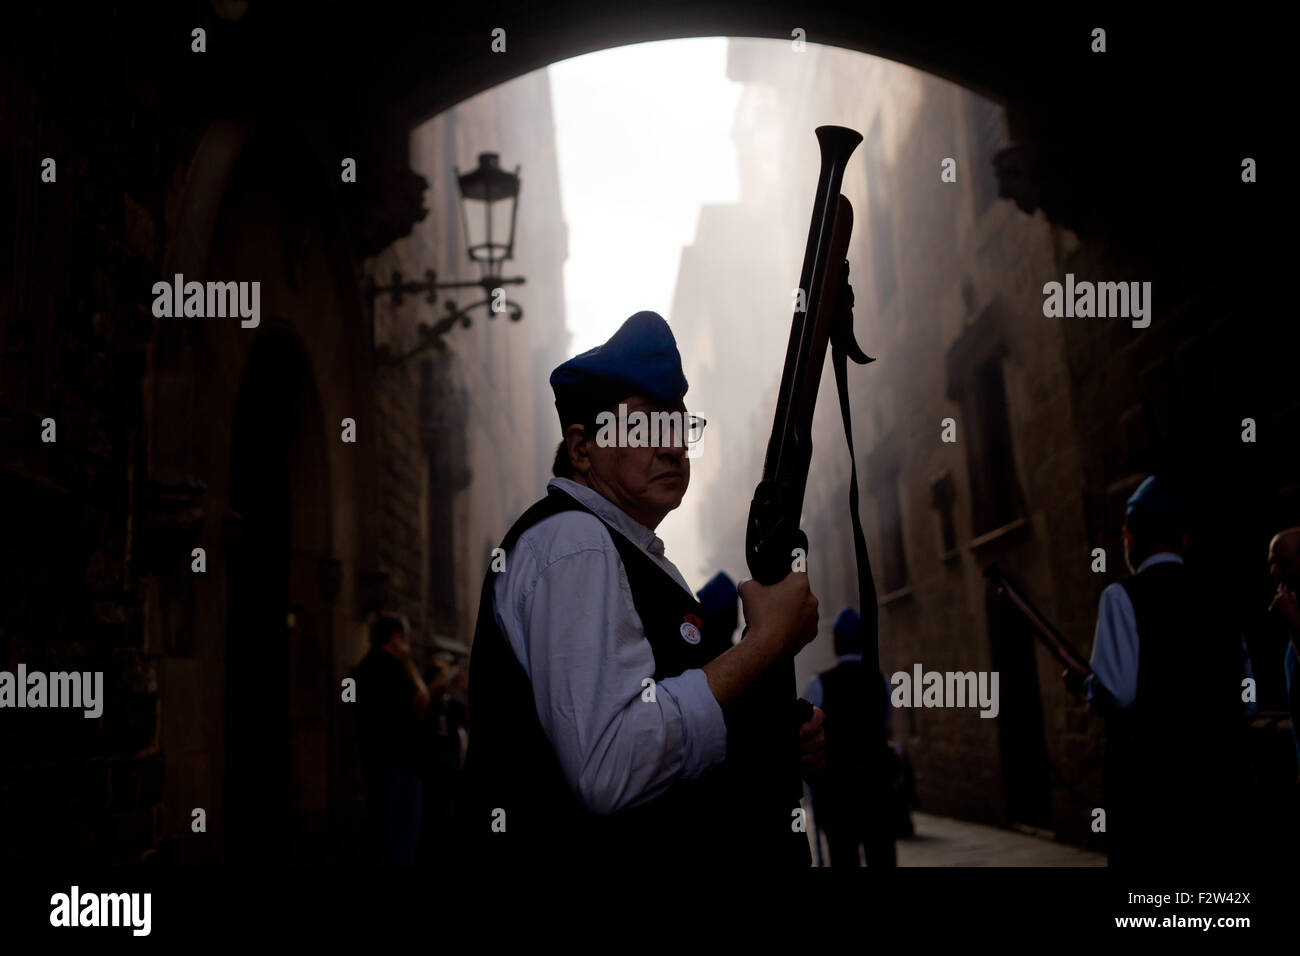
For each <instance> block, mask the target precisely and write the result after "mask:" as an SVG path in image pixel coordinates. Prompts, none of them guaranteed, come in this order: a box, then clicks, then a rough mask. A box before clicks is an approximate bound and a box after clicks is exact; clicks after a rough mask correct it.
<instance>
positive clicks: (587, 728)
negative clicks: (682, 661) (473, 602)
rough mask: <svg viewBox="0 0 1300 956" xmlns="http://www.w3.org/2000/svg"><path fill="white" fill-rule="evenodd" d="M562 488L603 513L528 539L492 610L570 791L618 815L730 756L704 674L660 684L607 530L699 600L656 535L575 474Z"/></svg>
mask: <svg viewBox="0 0 1300 956" xmlns="http://www.w3.org/2000/svg"><path fill="white" fill-rule="evenodd" d="M547 488H548V489H549V488H558V489H559V490H561V491H563V492H565V493H567V494H569V495H570V496H572V497H573V498H575V499H577V501H578V502H579V503H580V504H582V505H583V506H584V507H586V508H589V509H590V510H591V511H592V512H593V513H594V514H596V515H600V518H601V519H603V521H602V520H598V519H597V518H595V517H593V515H591V514H587V513H586V512H583V511H566V512H563V513H561V514H558V515H552V516H551V517H549V518H546V519H544V520H542V521H539V522H538V523H537V524H535V525H533V527H531V528H529V529H528V530H527V531H525V532H524V533H523V534H522V535H521V536H520V537H519V540H518V541H517V542H516V543H515V545H514V547H512V548H511V549H510V551H509V552H508V553H507V554H506V558H505V568H506V569H505V571H503V572H501V573H500V574H498V575H497V579H496V582H495V584H494V587H493V610H494V612H495V614H496V620H497V624H498V626H499V627H500V628H501V631H502V633H503V634H504V635H505V637H506V639H507V640H508V641H509V642H510V646H511V648H512V649H513V650H514V652H515V657H517V658H518V659H519V663H520V664H522V665H523V668H524V671H525V672H526V673H527V675H528V678H529V680H530V681H531V683H532V685H533V701H534V703H535V704H536V706H537V715H538V717H539V718H540V720H541V724H542V729H543V730H544V731H545V733H546V737H547V739H548V740H549V741H550V742H551V746H552V747H554V748H555V753H556V756H557V757H558V758H559V761H560V767H561V769H562V770H563V772H564V776H565V779H566V780H567V781H568V783H569V786H570V787H571V788H572V789H573V791H574V793H576V794H577V796H578V798H579V799H580V800H581V801H582V803H583V805H584V806H585V807H587V808H588V809H589V810H591V811H593V812H595V813H601V814H608V813H614V812H615V811H617V810H621V809H623V808H626V807H631V806H636V805H638V804H641V803H645V802H646V801H648V800H650V799H652V798H654V797H656V796H658V795H659V794H661V793H662V792H663V791H664V790H666V789H667V788H668V787H669V786H670V785H671V784H672V783H673V781H675V780H676V779H678V778H679V777H683V778H688V779H689V778H694V777H697V776H699V775H700V774H701V773H703V772H704V771H705V770H707V769H708V768H709V767H711V766H713V765H715V764H717V763H720V762H721V761H722V760H723V758H724V757H725V756H726V744H727V728H726V723H725V722H724V720H723V715H722V708H721V707H720V706H719V705H718V702H717V700H716V699H714V697H713V693H712V691H710V690H709V684H708V680H707V678H706V677H705V676H704V671H702V670H700V669H698V668H692V669H691V670H687V671H684V672H683V673H682V674H680V675H678V676H677V677H671V678H668V679H666V680H664V681H662V682H660V683H658V684H656V685H655V686H654V696H655V700H654V701H653V702H648V701H645V700H643V699H642V695H643V692H644V691H645V687H644V686H643V683H642V682H643V680H644V679H645V678H647V677H651V678H652V677H653V676H654V672H655V659H654V653H653V651H652V650H651V647H650V642H649V640H647V639H646V636H645V631H644V630H643V628H642V626H641V619H640V617H639V616H638V615H637V613H636V607H635V605H634V604H633V603H632V589H631V587H630V585H629V584H628V579H627V573H626V571H625V570H624V568H623V562H622V560H621V559H620V558H619V555H618V551H617V549H616V548H615V547H614V541H613V538H611V537H610V533H609V530H608V528H606V525H605V523H604V522H608V523H609V526H610V527H612V528H614V529H615V531H616V532H618V533H619V534H621V535H622V536H623V537H624V538H626V539H627V540H628V541H630V542H631V543H632V544H633V545H635V546H636V547H638V548H640V549H641V550H642V551H643V552H645V553H646V554H647V555H649V556H650V558H651V560H653V561H654V562H655V563H656V564H658V565H659V567H661V568H663V569H664V571H666V572H667V573H668V574H669V575H670V576H671V577H672V578H673V580H675V581H676V582H677V583H678V584H679V585H681V588H682V590H683V591H685V592H686V593H687V594H688V595H689V594H690V593H691V591H690V588H689V587H688V586H687V584H686V581H685V580H684V579H683V578H682V575H681V573H680V572H679V571H678V570H677V568H676V567H675V566H674V565H673V563H672V562H671V561H669V560H668V559H667V558H666V557H664V544H663V542H662V541H661V540H660V539H659V538H658V537H657V536H656V535H655V533H654V532H653V531H652V530H651V529H649V528H647V527H645V526H644V525H642V524H639V523H638V522H636V521H634V520H633V519H632V518H630V517H628V515H626V514H625V513H624V512H623V511H621V510H620V509H619V508H618V507H617V506H615V505H614V504H613V503H612V502H610V501H609V500H607V499H606V498H604V497H603V496H601V495H600V494H599V493H597V492H595V491H593V490H592V489H590V488H588V487H586V486H585V485H580V484H578V483H577V482H575V481H571V480H569V479H567V478H553V479H551V481H550V482H549V484H548V485H547Z"/></svg>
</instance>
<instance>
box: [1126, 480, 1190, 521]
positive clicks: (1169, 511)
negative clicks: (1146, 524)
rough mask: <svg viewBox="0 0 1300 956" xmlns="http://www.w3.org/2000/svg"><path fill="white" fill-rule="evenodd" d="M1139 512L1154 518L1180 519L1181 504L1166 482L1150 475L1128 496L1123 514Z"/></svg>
mask: <svg viewBox="0 0 1300 956" xmlns="http://www.w3.org/2000/svg"><path fill="white" fill-rule="evenodd" d="M1139 510H1140V511H1144V512H1146V513H1147V514H1149V515H1151V516H1152V517H1156V518H1161V519H1178V518H1181V517H1182V502H1181V501H1180V499H1179V496H1178V494H1177V492H1176V491H1175V490H1174V489H1173V488H1172V487H1171V486H1170V484H1169V483H1168V482H1164V481H1161V480H1160V479H1159V478H1157V477H1156V476H1155V475H1151V476H1150V477H1149V478H1147V479H1146V480H1145V481H1143V482H1142V484H1140V485H1138V487H1137V491H1135V492H1133V494H1132V495H1130V496H1129V499H1128V504H1127V506H1126V507H1125V508H1124V514H1125V515H1131V514H1132V513H1133V512H1134V511H1139Z"/></svg>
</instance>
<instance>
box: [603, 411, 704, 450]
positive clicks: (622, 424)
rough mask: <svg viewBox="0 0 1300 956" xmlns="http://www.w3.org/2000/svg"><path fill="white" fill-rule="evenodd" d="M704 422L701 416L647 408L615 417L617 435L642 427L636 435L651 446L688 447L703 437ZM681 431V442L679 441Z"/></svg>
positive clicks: (697, 442)
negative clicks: (683, 437) (683, 438)
mask: <svg viewBox="0 0 1300 956" xmlns="http://www.w3.org/2000/svg"><path fill="white" fill-rule="evenodd" d="M706 424H708V423H707V421H706V420H705V418H704V417H703V416H702V415H693V414H691V413H690V412H680V411H673V412H668V411H663V410H661V409H649V408H638V409H634V410H632V411H630V412H628V413H627V414H626V415H620V416H619V417H618V427H619V432H620V434H622V435H627V434H629V433H630V432H631V430H632V429H643V431H641V433H640V436H639V437H640V438H641V439H643V440H644V442H645V444H646V445H648V446H653V447H655V448H678V447H680V446H681V445H682V444H685V445H686V447H687V448H691V447H693V446H695V445H697V444H699V441H700V439H701V438H703V437H704V426H705V425H706ZM683 431H684V432H685V442H683V440H682V432H683Z"/></svg>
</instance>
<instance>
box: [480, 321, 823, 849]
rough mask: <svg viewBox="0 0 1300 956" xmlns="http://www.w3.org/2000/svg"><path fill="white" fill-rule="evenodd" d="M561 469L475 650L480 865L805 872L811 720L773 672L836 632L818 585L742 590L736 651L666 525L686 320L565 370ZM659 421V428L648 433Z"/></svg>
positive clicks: (685, 460) (642, 332) (490, 593)
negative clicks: (779, 690)
mask: <svg viewBox="0 0 1300 956" xmlns="http://www.w3.org/2000/svg"><path fill="white" fill-rule="evenodd" d="M551 387H552V389H553V390H554V392H555V406H556V410H557V412H558V413H559V419H560V430H561V433H562V436H563V441H562V442H561V444H560V447H559V449H558V450H557V453H556V459H555V466H554V472H555V475H556V477H555V478H554V479H552V480H551V482H550V483H549V484H548V485H547V495H546V497H545V498H544V499H543V500H542V501H539V502H538V503H537V504H535V505H533V506H532V507H531V508H530V509H528V511H527V512H525V514H524V515H523V517H521V518H520V519H519V520H518V521H517V522H516V523H515V525H514V526H513V527H512V528H511V529H510V531H509V533H507V535H506V537H505V539H504V540H503V541H502V543H501V548H502V549H503V550H504V552H505V569H504V570H502V571H499V572H497V571H490V572H489V573H488V575H487V576H486V578H485V580H484V585H483V592H482V596H481V599H480V607H479V617H478V624H477V627H476V630H475V636H474V645H473V648H472V657H471V661H470V707H471V713H472V720H473V725H472V726H473V729H472V733H471V737H470V746H469V754H468V756H467V758H466V770H467V772H468V774H469V778H470V786H471V791H472V795H473V796H472V800H471V811H470V816H469V818H468V819H467V820H466V821H465V826H466V827H467V828H468V830H469V831H470V835H471V836H470V838H471V839H473V840H475V844H476V845H475V846H474V847H473V849H474V851H475V852H476V853H477V854H478V855H479V857H480V859H482V858H487V859H488V860H492V861H498V862H502V861H506V862H520V861H527V860H528V859H534V860H536V862H538V863H545V862H547V857H553V856H555V855H561V856H562V857H563V859H564V860H565V862H566V863H574V862H577V863H579V864H595V863H610V864H614V865H622V866H653V865H674V866H677V865H682V864H684V863H718V864H724V865H753V864H760V865H762V864H767V865H802V866H807V865H808V863H809V859H810V855H809V848H808V839H807V834H806V832H805V831H804V828H803V827H802V826H800V825H799V824H800V823H801V812H800V811H799V797H800V791H801V785H800V780H799V776H800V768H801V766H802V767H803V769H804V770H805V771H807V772H812V771H814V770H816V769H817V768H818V767H819V766H820V761H821V749H822V747H823V746H824V737H823V736H822V734H821V730H820V724H821V720H822V718H823V715H822V713H821V712H820V710H816V711H814V717H813V719H812V720H810V721H809V722H808V723H806V724H805V725H804V726H803V727H799V726H797V720H793V719H792V717H791V713H792V707H791V704H792V695H793V688H790V689H789V690H788V691H787V695H789V699H781V700H775V699H770V695H769V692H768V690H767V687H768V684H767V683H765V682H763V681H761V680H760V677H761V675H763V674H764V673H765V672H766V671H767V669H768V668H769V667H771V666H772V665H773V664H775V663H777V662H779V661H783V660H786V659H789V658H791V657H793V655H794V654H795V653H797V652H798V651H799V650H800V649H801V648H802V647H804V645H806V644H807V643H808V642H809V641H811V640H812V639H813V638H814V637H815V636H816V633H817V599H816V598H815V597H813V595H812V593H811V591H810V590H809V587H808V576H807V574H804V573H792V574H790V575H789V576H788V577H787V578H786V579H785V580H784V581H782V582H781V583H780V584H776V585H773V586H771V587H762V586H760V585H758V584H756V583H754V582H753V581H747V582H745V583H744V584H742V585H741V587H740V589H739V594H740V598H741V601H742V602H743V604H744V609H745V618H746V621H747V623H748V626H749V631H748V636H747V637H746V638H745V639H744V640H743V641H741V642H740V643H738V644H735V645H733V644H732V643H731V640H730V637H731V635H730V633H726V628H725V627H722V628H719V627H717V626H716V624H715V623H714V622H713V621H711V620H706V618H708V617H709V615H707V614H706V613H705V611H704V608H703V606H702V605H701V604H700V603H699V602H697V601H696V600H695V598H694V596H693V595H692V594H691V592H690V589H689V587H688V586H687V584H686V582H685V580H684V579H683V578H682V576H681V574H680V572H678V570H677V568H676V567H674V566H673V564H672V562H670V561H669V560H668V559H667V557H665V555H664V544H663V542H662V541H661V540H660V539H659V538H658V537H657V536H656V535H655V531H654V529H655V528H656V527H657V526H658V525H659V523H660V522H661V521H662V520H663V519H664V517H665V516H666V515H667V514H668V512H670V511H672V510H673V509H674V508H676V507H677V506H678V505H679V504H680V503H681V500H682V496H683V495H684V494H685V493H686V488H687V485H688V483H689V481H690V461H689V457H688V455H687V447H686V446H687V445H688V444H689V443H690V442H692V441H695V440H698V438H699V429H700V427H701V424H700V422H699V421H698V420H697V419H695V418H694V417H693V416H690V415H689V414H688V413H687V412H686V406H685V404H684V401H683V400H684V397H685V394H686V389H687V383H686V377H685V375H683V373H682V366H681V357H680V355H679V354H678V352H677V344H676V342H675V340H674V339H673V335H672V332H671V331H670V330H669V328H668V325H667V323H666V322H664V320H663V319H662V318H661V317H660V316H659V315H657V314H656V313H654V312H638V313H637V314H635V315H633V316H632V317H631V318H629V319H628V320H627V321H626V322H625V323H624V324H623V325H622V326H621V327H620V328H619V329H618V331H617V332H615V333H614V335H613V336H612V337H611V338H610V339H609V341H607V342H605V343H604V344H603V345H601V346H598V347H597V348H594V349H591V350H590V351H588V352H584V353H583V354H581V355H578V356H576V357H574V358H572V359H570V360H568V361H567V362H565V363H563V364H562V365H560V366H559V367H558V368H556V369H555V371H554V372H553V373H552V375H551ZM647 421H649V422H650V426H651V427H650V428H648V429H647V428H646V427H645V426H646V424H647Z"/></svg>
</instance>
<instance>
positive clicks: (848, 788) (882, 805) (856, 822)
mask: <svg viewBox="0 0 1300 956" xmlns="http://www.w3.org/2000/svg"><path fill="white" fill-rule="evenodd" d="M834 637H835V654H836V658H837V660H836V664H835V666H834V667H833V668H831V669H830V670H828V671H825V672H823V673H821V674H819V675H817V676H816V677H814V678H813V679H812V680H811V681H809V683H808V686H807V687H806V688H805V689H804V692H803V697H804V699H805V700H807V701H809V702H810V703H811V704H813V706H815V707H820V708H822V710H824V711H825V712H826V724H825V727H826V761H825V768H824V769H823V770H822V772H821V773H820V774H819V775H818V777H817V779H815V780H814V781H813V782H812V791H813V815H814V816H815V817H816V818H817V819H818V821H819V822H818V826H819V827H820V828H821V829H823V830H825V831H826V842H827V846H828V847H829V849H830V857H831V860H830V862H831V866H858V865H859V859H858V847H860V846H863V847H865V848H866V856H867V864H868V865H869V866H894V865H895V864H896V857H895V848H894V827H895V824H896V820H897V814H896V811H895V809H894V808H893V807H892V806H890V805H889V804H890V803H891V800H890V797H891V796H892V795H893V794H894V792H895V788H894V786H893V783H894V781H893V777H894V773H893V769H894V768H895V765H894V761H893V760H891V759H889V758H890V757H892V755H893V751H892V749H891V748H890V747H889V746H888V744H887V743H886V738H887V734H888V725H889V708H890V704H889V684H888V683H887V682H886V681H885V679H884V676H883V675H882V674H881V673H880V672H879V671H875V672H874V673H873V672H872V670H871V669H870V668H869V667H868V666H867V665H866V664H864V663H863V661H862V619H861V618H860V617H859V615H858V612H857V611H855V610H854V609H853V608H851V607H846V608H844V609H843V610H842V611H840V613H839V616H838V617H836V618H835V626H834Z"/></svg>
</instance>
